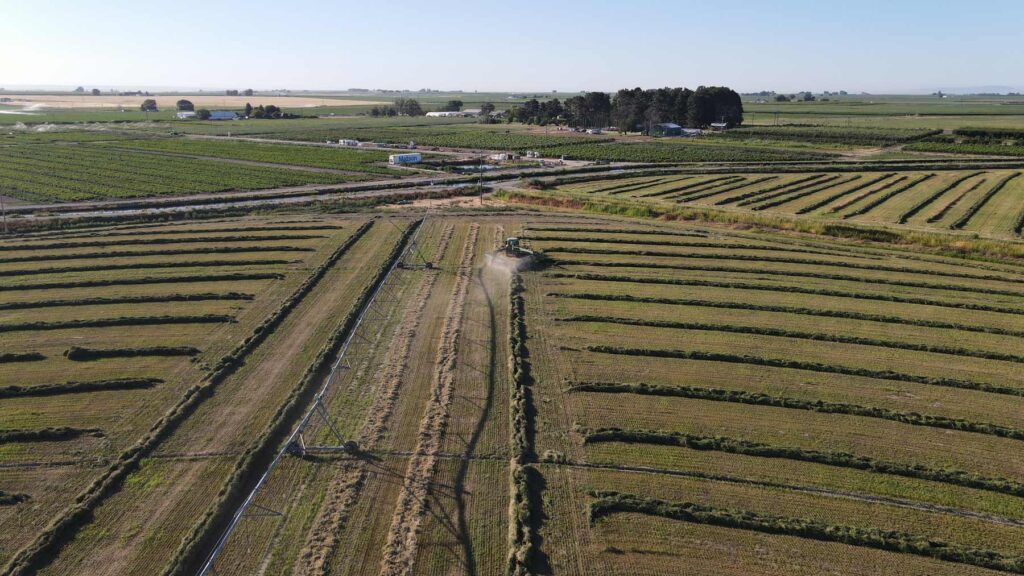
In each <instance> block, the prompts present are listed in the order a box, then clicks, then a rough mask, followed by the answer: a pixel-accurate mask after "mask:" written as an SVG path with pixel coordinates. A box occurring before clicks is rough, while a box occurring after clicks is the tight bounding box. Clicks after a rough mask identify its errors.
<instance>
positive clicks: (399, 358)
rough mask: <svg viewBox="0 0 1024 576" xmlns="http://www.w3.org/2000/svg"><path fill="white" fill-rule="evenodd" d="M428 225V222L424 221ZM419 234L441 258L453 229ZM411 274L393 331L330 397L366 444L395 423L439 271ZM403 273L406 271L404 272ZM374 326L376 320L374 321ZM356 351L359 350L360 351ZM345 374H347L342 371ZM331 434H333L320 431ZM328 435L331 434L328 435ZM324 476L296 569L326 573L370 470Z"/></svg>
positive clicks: (342, 467)
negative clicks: (321, 494)
mask: <svg viewBox="0 0 1024 576" xmlns="http://www.w3.org/2000/svg"><path fill="white" fill-rule="evenodd" d="M425 226H427V227H429V226H430V225H425ZM432 228H433V229H428V230H426V231H425V232H423V233H422V234H421V236H420V239H419V243H420V245H421V246H422V247H423V249H424V251H425V252H426V253H429V255H430V257H431V258H432V261H435V260H440V259H442V258H444V256H445V255H446V254H447V253H448V248H449V246H450V244H451V239H452V236H453V233H454V230H455V226H454V224H452V223H444V224H443V225H442V226H440V227H438V226H433V227H432ZM407 274H408V275H409V278H407V279H404V278H399V279H398V280H399V281H402V280H407V282H402V284H403V285H404V288H401V289H400V292H399V294H401V295H402V296H401V301H402V303H403V304H402V306H400V307H399V308H398V309H396V310H393V316H394V318H392V319H391V321H390V324H392V325H393V326H392V327H391V331H385V329H383V328H382V329H381V335H382V336H383V337H384V338H385V340H384V341H383V342H380V343H377V342H374V344H373V346H374V347H375V348H376V350H373V351H367V352H363V355H365V356H367V358H366V364H365V365H360V366H356V367H355V372H354V373H353V374H352V376H351V378H352V379H353V380H354V381H353V382H352V384H351V385H350V386H349V387H348V388H347V389H341V390H337V388H339V387H340V386H343V385H344V382H345V380H344V378H343V379H342V382H336V383H335V384H334V388H335V390H330V391H329V393H328V395H327V396H326V398H327V400H326V403H327V404H328V405H329V406H331V408H330V413H331V415H332V417H333V416H334V415H337V421H336V422H337V423H338V424H339V429H340V430H341V433H342V434H344V435H345V436H346V437H347V436H353V437H355V438H356V439H357V442H358V443H359V446H360V447H361V448H362V449H363V450H373V449H374V447H375V445H376V444H377V443H378V442H379V441H380V440H381V439H382V438H383V437H384V434H385V433H386V432H387V430H388V427H389V426H391V425H393V423H392V421H391V420H392V418H391V416H392V413H393V411H394V408H395V403H396V402H397V400H398V396H399V392H400V391H401V387H402V384H403V381H404V380H405V375H406V372H407V369H408V366H409V364H410V363H411V362H410V352H411V348H412V342H413V338H414V336H415V334H416V333H417V331H418V327H419V324H420V322H421V320H422V316H423V314H424V308H425V306H426V302H427V298H428V296H429V295H430V293H431V291H432V290H433V287H434V284H435V283H436V281H437V279H438V277H439V276H440V270H439V269H438V268H431V269H427V270H424V271H422V272H412V271H410V272H408V273H407ZM400 276H405V274H401V275H400ZM370 328H372V324H371V325H370ZM356 355H357V356H358V355H359V352H358V351H356ZM343 376H344V375H343ZM361 377H362V378H365V379H367V380H368V382H367V383H366V385H364V387H365V393H364V394H359V395H357V394H358V392H354V391H352V390H351V389H352V388H354V387H356V382H355V380H358V379H360V378H361ZM321 436H325V437H326V438H328V439H330V438H331V437H330V436H329V435H325V434H323V433H321ZM328 441H329V440H328ZM326 468H327V470H326V473H325V474H321V475H320V476H321V478H320V479H317V478H315V477H310V478H309V479H308V481H309V482H310V483H311V484H312V486H323V492H324V499H323V501H322V503H320V504H319V507H318V508H316V509H315V516H314V517H313V518H312V519H311V522H312V523H311V526H310V527H309V528H308V534H304V535H303V540H302V541H300V542H296V543H294V544H293V545H294V546H300V547H301V551H300V552H299V553H296V554H295V558H294V559H293V564H294V568H293V569H294V573H295V574H323V573H324V572H325V571H326V570H327V569H328V568H329V566H330V563H331V561H332V559H333V558H334V556H335V554H336V548H337V545H338V536H339V535H340V533H341V531H342V530H343V528H344V527H345V526H346V524H347V523H348V522H349V519H350V515H351V513H352V510H353V507H354V506H355V505H356V503H357V502H358V501H359V499H360V497H361V494H362V491H363V489H364V488H365V486H366V482H367V478H368V475H369V473H370V472H371V470H370V467H368V466H367V464H366V463H365V462H354V461H353V462H338V463H327V466H326Z"/></svg>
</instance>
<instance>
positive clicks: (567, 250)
mask: <svg viewBox="0 0 1024 576" xmlns="http://www.w3.org/2000/svg"><path fill="white" fill-rule="evenodd" d="M705 246H706V247H710V248H719V247H731V246H728V245H725V246H715V245H710V244H708V245H703V246H691V247H705ZM758 249H759V248H748V247H744V246H740V248H737V250H758ZM767 249H769V250H772V248H767ZM545 252H547V253H564V254H592V255H595V256H639V257H647V258H650V257H655V258H687V259H693V260H715V261H722V260H730V261H739V262H761V263H773V264H793V265H804V266H821V267H827V268H845V269H850V270H865V271H873V272H892V273H896V274H918V275H923V276H934V277H939V278H953V279H964V280H984V281H992V282H1005V283H1008V284H1016V283H1021V282H1024V279H1020V278H1012V277H1007V276H1004V275H993V274H973V273H969V272H962V271H955V272H954V271H941V270H934V269H928V268H907V267H903V266H888V265H885V264H875V263H869V264H862V263H860V262H848V261H838V260H812V259H804V258H793V257H790V256H764V255H760V254H755V255H750V254H733V253H726V254H705V253H695V252H662V251H657V250H630V249H626V250H612V249H607V248H577V247H558V246H555V247H549V248H546V249H545ZM795 253H799V252H795ZM812 254H816V253H813V252H812ZM556 260H557V261H559V262H563V263H565V262H564V261H563V260H562V259H561V258H556ZM661 263H662V264H667V265H674V263H673V262H671V261H669V262H661ZM657 264H658V262H654V263H651V262H649V261H646V262H632V261H622V260H617V261H609V262H601V263H597V264H594V265H597V266H601V265H608V266H632V267H636V268H644V267H648V266H655V265H657ZM751 272H755V273H763V271H761V270H754V269H751ZM858 278H859V277H858ZM862 281H874V280H872V279H862ZM965 290H967V291H972V290H970V287H965ZM1013 294H1014V293H1011V295H1013Z"/></svg>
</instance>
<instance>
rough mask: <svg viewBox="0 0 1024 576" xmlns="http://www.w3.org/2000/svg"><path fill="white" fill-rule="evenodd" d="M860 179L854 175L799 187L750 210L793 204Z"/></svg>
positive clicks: (757, 210) (857, 175)
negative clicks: (807, 186)
mask: <svg viewBox="0 0 1024 576" xmlns="http://www.w3.org/2000/svg"><path fill="white" fill-rule="evenodd" d="M861 178H862V176H861V175H860V174H855V175H853V176H850V177H849V178H845V179H839V180H834V181H828V182H825V183H824V184H822V183H815V184H816V185H814V186H811V187H809V188H803V187H802V186H801V187H800V188H802V189H800V190H796V191H792V190H791V191H789V192H787V193H785V194H782V195H779V196H776V197H775V198H773V199H769V200H767V201H765V200H763V199H762V200H760V202H762V203H759V204H755V205H752V206H751V208H750V209H751V210H754V211H755V212H760V211H762V210H767V209H769V208H776V207H778V206H782V205H785V204H789V203H790V202H794V201H796V200H801V199H803V198H806V197H808V196H812V195H814V194H817V193H819V192H825V191H827V190H834V189H836V188H839V187H842V186H846V185H847V184H850V183H853V182H857V181H858V180H860V179H861Z"/></svg>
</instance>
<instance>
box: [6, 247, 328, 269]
mask: <svg viewBox="0 0 1024 576" xmlns="http://www.w3.org/2000/svg"><path fill="white" fill-rule="evenodd" d="M315 251H316V249H315V248H310V247H307V246H276V245H271V246H262V245H258V244H257V245H255V246H217V247H209V248H205V247H204V248H184V249H177V248H174V249H160V250H133V251H121V250H117V251H113V252H79V253H75V252H70V253H69V252H64V251H61V252H55V253H53V254H35V255H31V256H14V257H8V258H0V264H20V263H25V262H54V261H58V260H95V259H97V258H143V257H147V256H189V255H191V256H203V255H219V254H249V253H254V254H258V253H265V252H285V253H295V252H315Z"/></svg>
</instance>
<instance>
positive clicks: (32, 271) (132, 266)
mask: <svg viewBox="0 0 1024 576" xmlns="http://www.w3.org/2000/svg"><path fill="white" fill-rule="evenodd" d="M301 263H302V261H301V260H271V259H266V260H196V261H184V262H167V261H164V262H128V263H125V264H93V265H89V266H62V267H58V268H21V269H17V268H16V269H13V270H10V269H8V270H0V277H2V276H36V275H39V274H70V273H73V272H108V271H112V270H149V269H157V268H222V267H234V266H251V267H258V268H263V267H266V266H281V265H289V264H301Z"/></svg>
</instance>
